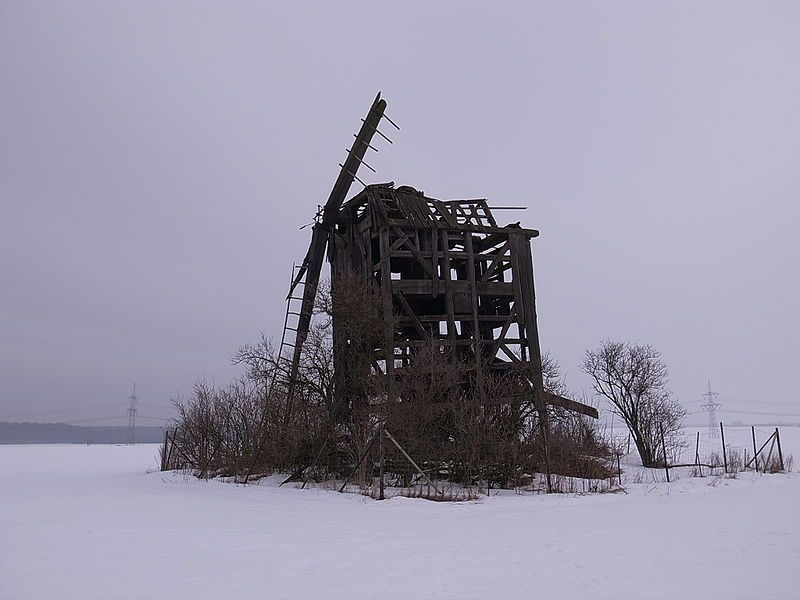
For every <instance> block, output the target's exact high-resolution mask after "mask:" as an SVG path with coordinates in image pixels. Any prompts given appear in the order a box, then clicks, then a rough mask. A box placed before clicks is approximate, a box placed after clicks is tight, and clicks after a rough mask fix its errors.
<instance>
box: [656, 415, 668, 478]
mask: <svg viewBox="0 0 800 600" xmlns="http://www.w3.org/2000/svg"><path fill="white" fill-rule="evenodd" d="M658 428H659V430H660V431H661V448H662V449H663V450H664V471H665V472H666V473H667V483H669V463H668V462H667V444H666V442H665V441H664V425H663V424H662V423H659V424H658Z"/></svg>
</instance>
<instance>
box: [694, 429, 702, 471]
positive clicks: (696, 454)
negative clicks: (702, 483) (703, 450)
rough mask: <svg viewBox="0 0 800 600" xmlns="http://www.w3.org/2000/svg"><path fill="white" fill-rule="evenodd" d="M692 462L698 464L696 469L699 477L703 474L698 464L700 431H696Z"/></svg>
mask: <svg viewBox="0 0 800 600" xmlns="http://www.w3.org/2000/svg"><path fill="white" fill-rule="evenodd" d="M694 464H695V465H698V467H697V469H698V471H699V472H700V477H702V476H703V467H701V466H699V465H700V432H699V431H698V432H697V440H696V441H695V443H694Z"/></svg>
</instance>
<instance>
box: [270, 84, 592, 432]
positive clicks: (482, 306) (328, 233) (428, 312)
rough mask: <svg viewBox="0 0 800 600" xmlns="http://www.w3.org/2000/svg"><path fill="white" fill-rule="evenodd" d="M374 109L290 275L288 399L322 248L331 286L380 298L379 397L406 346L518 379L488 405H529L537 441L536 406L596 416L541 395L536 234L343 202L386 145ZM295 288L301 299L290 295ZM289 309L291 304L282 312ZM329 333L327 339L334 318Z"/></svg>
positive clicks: (388, 202)
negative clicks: (340, 282)
mask: <svg viewBox="0 0 800 600" xmlns="http://www.w3.org/2000/svg"><path fill="white" fill-rule="evenodd" d="M385 109H386V101H385V100H383V99H381V97H380V94H378V96H377V97H376V98H375V101H374V102H373V104H372V106H371V108H370V110H369V112H368V113H367V116H366V118H364V119H362V126H361V129H360V131H359V132H358V133H357V134H355V135H354V137H355V138H356V139H355V141H354V142H353V145H352V147H351V148H350V150H348V156H347V159H346V160H345V162H344V164H342V165H340V167H341V171H340V172H339V176H338V178H337V179H336V182H335V184H334V186H333V189H332V191H331V193H330V196H329V197H328V200H327V202H326V203H325V205H324V207H322V209H321V210H320V211H319V213H318V214H317V218H316V220H315V223H314V226H313V229H312V235H311V243H310V245H309V248H308V252H307V254H306V256H305V259H304V260H303V262H302V264H301V265H300V267H299V268H298V270H297V271H296V272H293V278H292V283H291V286H290V289H289V295H288V297H287V312H286V320H285V324H284V332H283V336H282V339H281V346H280V350H279V352H278V360H279V368H278V369H276V377H280V378H281V379H282V380H283V381H281V383H282V384H283V387H284V388H285V389H288V395H289V396H290V397H291V396H292V389H293V386H294V382H295V381H296V379H297V375H298V368H299V363H300V356H301V353H302V348H303V343H304V342H305V340H306V337H307V335H308V332H309V327H310V323H311V319H312V315H313V311H314V303H315V298H316V293H317V287H318V285H319V280H320V274H321V270H322V263H323V261H324V259H325V256H326V249H327V258H328V260H329V262H330V264H331V276H332V279H333V280H334V281H336V280H337V279H340V278H343V277H348V278H352V279H355V280H362V281H363V282H364V283H365V284H367V285H368V286H369V287H370V288H371V289H372V290H374V291H376V292H379V294H380V299H381V303H382V309H383V322H384V325H385V335H384V336H383V340H382V342H381V343H380V344H379V346H378V347H376V348H373V354H374V356H373V357H370V358H371V359H372V364H373V368H374V369H375V370H376V371H379V372H380V373H381V374H382V375H383V376H385V377H386V380H387V383H388V385H387V389H389V390H391V388H392V385H393V382H394V381H395V380H396V377H398V376H400V375H401V373H402V369H403V368H405V367H407V366H408V365H409V364H411V362H412V361H413V360H414V357H415V354H416V351H417V349H418V348H420V347H421V346H423V345H425V344H430V343H431V342H433V343H434V344H435V345H437V346H438V347H440V348H442V349H443V351H444V350H446V351H447V352H450V353H452V354H453V355H455V356H458V357H459V359H461V360H462V361H463V362H465V363H469V362H470V361H474V364H475V369H476V370H477V375H478V377H480V376H481V370H482V369H484V368H489V369H492V370H493V371H506V372H509V371H510V372H514V373H516V374H518V375H519V376H521V378H522V379H521V380H522V381H524V382H525V386H524V389H525V390H527V391H526V392H525V396H526V398H505V399H496V403H519V402H524V401H530V400H532V401H533V404H534V406H535V408H536V410H537V412H538V413H539V415H540V417H541V423H542V426H543V430H544V431H545V436H546V430H547V410H546V407H547V405H552V406H560V407H562V408H565V409H567V410H571V411H575V412H579V413H582V414H585V415H588V416H591V417H594V418H597V410H596V409H595V408H593V407H591V406H587V405H585V404H582V403H580V402H576V401H574V400H570V399H567V398H562V397H561V396H556V395H554V394H550V393H548V392H546V391H545V390H544V384H543V379H542V365H541V351H540V347H539V333H538V328H537V323H536V295H535V291H534V279H533V259H532V256H531V247H530V242H531V239H533V238H534V237H536V236H538V234H539V232H538V231H536V230H534V229H525V228H523V227H520V226H519V224H518V223H517V224H512V225H506V226H499V225H498V223H497V221H496V219H495V217H494V214H493V212H492V208H491V207H490V206H489V204H488V202H487V201H486V200H485V199H477V200H446V201H443V200H437V199H434V198H429V197H427V196H425V195H424V193H422V192H419V191H417V190H415V189H414V188H411V187H407V186H401V187H397V188H396V187H394V184H393V183H383V184H375V185H364V189H363V190H362V191H360V192H359V193H357V194H356V195H355V196H353V197H352V198H351V199H349V200H347V195H348V192H349V189H350V186H351V185H352V183H353V181H355V180H358V181H359V182H360V183H362V184H363V182H361V180H360V179H359V178H358V176H357V172H358V169H359V167H360V166H361V165H365V166H366V167H368V168H369V169H371V170H373V171H374V169H372V167H369V165H367V164H366V163H365V162H364V156H365V154H366V152H367V150H375V151H377V150H376V148H375V147H374V146H373V145H372V144H371V142H372V138H373V136H374V134H376V133H377V134H379V135H380V136H381V137H382V138H384V139H385V140H387V141H389V142H390V143H391V140H389V138H387V137H386V136H385V135H384V134H383V133H382V132H381V131H379V130H378V126H379V124H380V123H381V122H382V120H384V119H385V120H387V121H389V123H391V124H392V125H393V126H394V127H396V128H397V125H395V124H394V122H392V121H391V120H390V119H389V118H388V117H387V116H386V115H385V114H384V112H385ZM398 129H399V128H398ZM498 208H502V207H498ZM495 210H497V208H496V209H495ZM299 288H302V295H301V296H295V295H294V293H295V290H297V289H299ZM293 300H297V301H299V302H301V305H300V306H299V307H297V308H292V301H293ZM292 316H294V317H296V326H292V325H295V322H294V321H293V320H291V319H290V317H292ZM333 328H334V338H336V336H337V333H336V331H337V327H336V320H335V318H334V323H333ZM291 332H294V335H290V333H291ZM292 338H293V341H292ZM334 346H335V347H342V346H341V345H340V344H336V343H335V344H334ZM344 358H345V357H342V356H334V363H335V364H334V369H335V371H337V372H340V373H344V372H346V369H345V368H344V364H345V362H344ZM273 383H275V381H274V380H273ZM390 394H391V391H390Z"/></svg>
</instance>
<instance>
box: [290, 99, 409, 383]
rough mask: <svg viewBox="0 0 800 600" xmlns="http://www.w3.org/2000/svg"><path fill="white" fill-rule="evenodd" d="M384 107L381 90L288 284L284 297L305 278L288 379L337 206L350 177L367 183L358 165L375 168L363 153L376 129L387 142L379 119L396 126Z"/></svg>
mask: <svg viewBox="0 0 800 600" xmlns="http://www.w3.org/2000/svg"><path fill="white" fill-rule="evenodd" d="M385 110H386V101H385V100H383V99H381V95H380V92H379V93H378V95H377V96H376V97H375V101H374V102H373V103H372V106H371V107H370V109H369V112H368V113H367V116H366V118H364V119H362V125H361V129H360V130H359V132H358V133H357V134H356V135H355V138H356V139H355V141H354V142H353V146H352V147H351V148H350V150H348V151H347V158H346V159H345V161H344V163H343V164H340V165H339V166H340V167H341V170H340V171H339V176H338V177H337V179H336V182H335V183H334V184H333V189H332V190H331V193H330V195H329V196H328V200H327V202H326V203H325V206H324V207H323V209H322V215H321V218H318V219H317V221H316V222H315V223H314V225H313V227H312V231H311V243H310V244H309V247H308V252H307V253H306V256H305V258H304V259H303V263H302V265H301V267H300V269H299V271H298V272H297V274H296V275H295V278H294V280H293V281H292V284H291V286H290V287H289V294H288V296H287V297H292V294H293V292H294V290H295V288H296V287H297V285H298V284H299V283H300V282H301V280H303V279H304V284H305V285H304V287H303V297H302V305H301V307H300V316H299V319H298V324H297V331H296V332H295V346H294V352H293V356H292V365H291V373H292V375H291V378H290V379H291V380H294V379H295V377H296V374H297V369H298V366H299V363H300V355H301V353H302V349H303V343H304V342H305V340H306V337H307V336H308V330H309V327H310V326H311V317H312V314H313V311H314V302H315V299H316V294H317V287H318V286H319V277H320V273H321V271H322V262H323V260H324V258H325V251H326V248H327V246H328V239H329V238H330V231H331V228H332V227H333V224H334V222H335V221H336V218H337V216H338V214H339V209H340V208H341V206H342V203H343V202H344V201H345V200H346V199H347V194H348V192H349V191H350V186H351V185H352V184H353V181H358V182H359V183H361V184H362V185H364V186H365V187H366V184H364V182H363V181H361V179H359V178H358V168H359V167H360V166H361V165H362V164H363V165H364V166H366V167H367V168H368V169H370V170H371V171H373V172H375V169H373V168H372V167H371V166H369V165H368V164H367V163H365V162H364V155H365V154H366V152H367V150H369V149H372V150H375V151H377V149H376V148H375V147H374V146H373V145H372V144H371V142H372V138H373V136H374V135H375V133H377V134H379V135H380V136H381V137H383V138H384V139H385V140H387V141H388V142H389V143H392V141H391V140H390V139H389V138H388V137H386V136H385V135H384V134H383V133H382V132H381V131H380V130H378V125H379V124H380V122H381V119H383V118H385V119H386V120H387V121H388V122H389V123H390V124H392V125H393V126H394V127H395V128H397V129H399V127H397V125H396V124H395V123H394V122H393V121H392V120H391V119H389V117H387V116H386V115H385V114H384V111H385Z"/></svg>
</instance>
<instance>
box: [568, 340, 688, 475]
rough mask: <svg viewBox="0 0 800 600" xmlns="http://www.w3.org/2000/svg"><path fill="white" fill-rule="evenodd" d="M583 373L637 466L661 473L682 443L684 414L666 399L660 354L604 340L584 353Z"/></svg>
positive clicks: (677, 406)
mask: <svg viewBox="0 0 800 600" xmlns="http://www.w3.org/2000/svg"><path fill="white" fill-rule="evenodd" d="M583 371H584V372H585V373H586V374H588V375H589V376H590V377H591V378H592V380H593V386H594V390H595V392H596V393H598V394H600V395H602V396H604V397H606V398H607V399H608V400H609V402H610V403H611V406H612V408H613V410H614V412H615V413H616V414H617V415H618V416H620V417H621V418H622V419H623V420H624V421H625V424H626V425H627V426H628V429H629V430H630V432H631V435H632V436H633V440H634V442H635V443H636V448H637V450H638V451H639V456H640V457H641V459H642V464H643V465H644V466H645V467H663V466H664V461H665V459H667V457H668V456H669V454H670V452H671V451H672V452H674V451H675V449H676V448H677V447H678V446H679V445H680V444H681V443H682V440H683V437H682V435H681V426H682V422H683V417H684V415H685V414H686V410H685V409H684V408H683V407H682V406H681V405H680V404H678V402H676V401H675V400H673V399H672V398H671V397H670V394H669V391H668V390H667V381H668V379H667V376H668V372H667V366H666V365H665V364H664V362H663V361H662V360H661V354H660V353H659V352H658V351H657V350H656V349H655V348H653V347H652V346H649V345H646V346H642V345H636V344H629V343H623V342H614V341H611V340H606V341H605V342H603V343H602V344H601V345H600V347H599V348H598V349H597V350H587V351H586V355H585V357H584V361H583ZM662 431H663V435H664V439H665V443H666V449H665V448H663V447H662V444H661V432H662ZM665 454H666V456H665Z"/></svg>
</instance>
